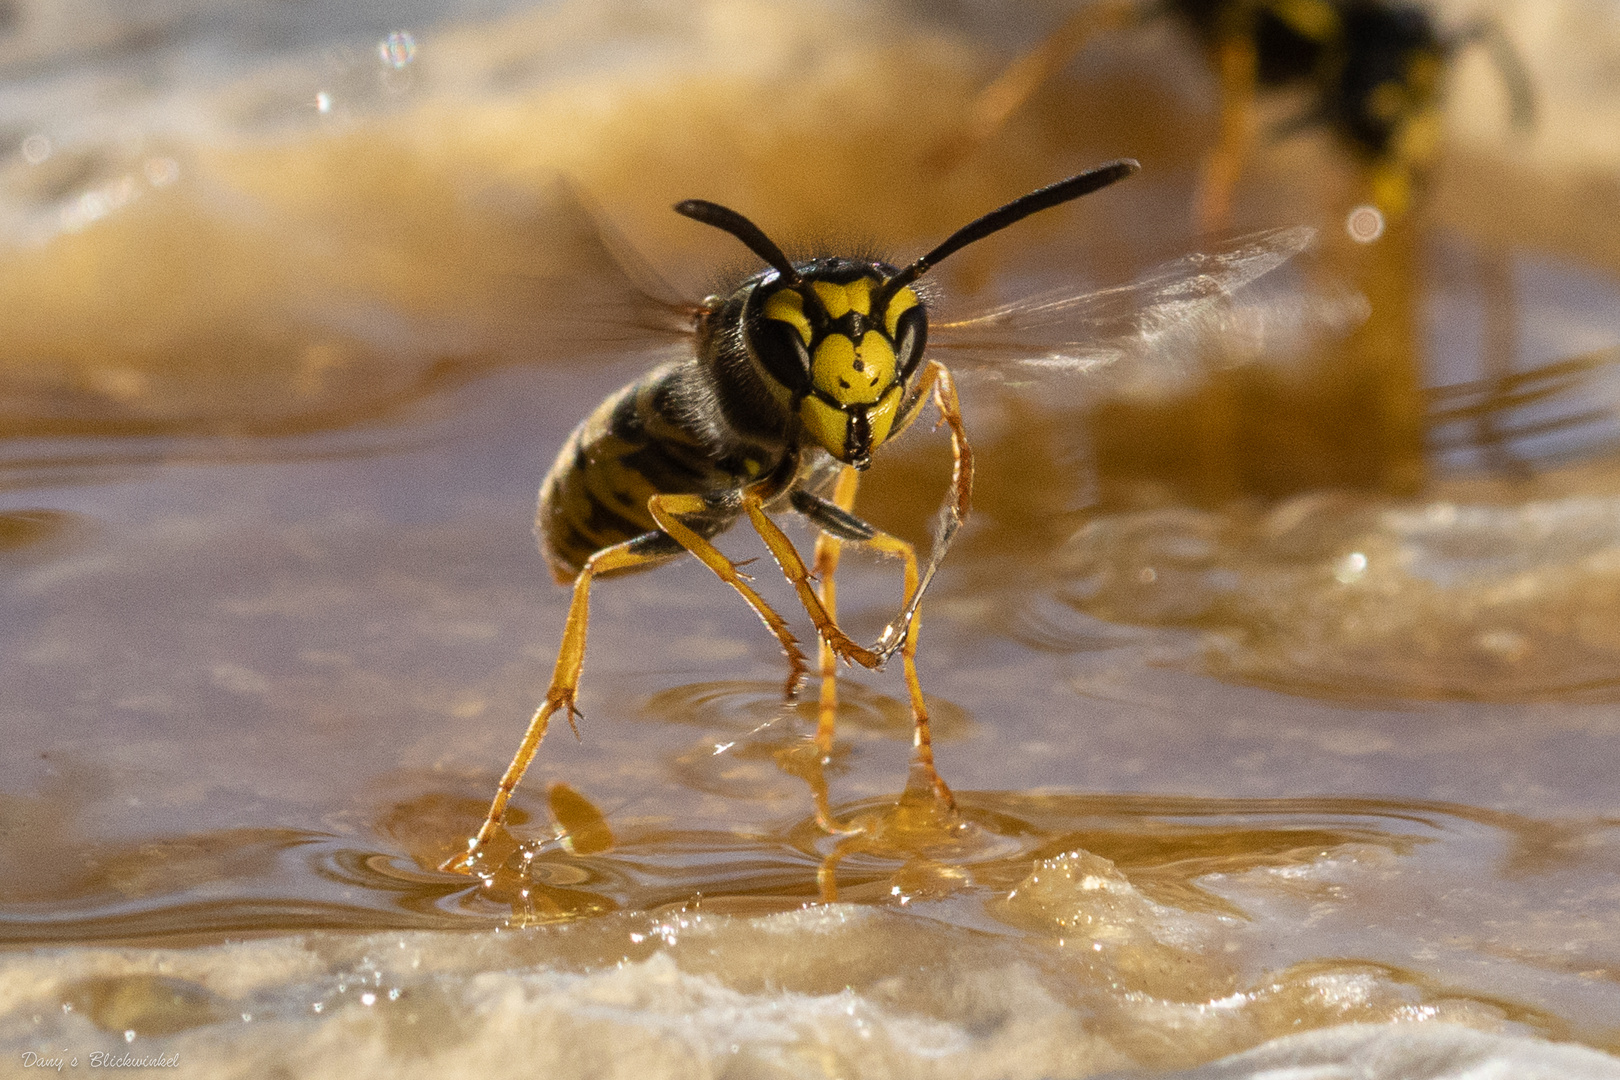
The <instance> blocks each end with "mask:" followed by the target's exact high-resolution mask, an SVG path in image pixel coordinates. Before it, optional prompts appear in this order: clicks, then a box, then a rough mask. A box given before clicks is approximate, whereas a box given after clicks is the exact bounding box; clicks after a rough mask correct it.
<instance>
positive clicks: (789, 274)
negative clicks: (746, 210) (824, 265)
mask: <svg viewBox="0 0 1620 1080" xmlns="http://www.w3.org/2000/svg"><path fill="white" fill-rule="evenodd" d="M675 212H676V213H677V214H681V215H682V216H684V217H689V218H691V219H692V220H693V221H701V222H703V224H705V225H713V226H714V227H715V228H717V229H724V230H725V231H726V232H728V233H730V234H731V235H732V236H735V237H736V238H737V239H739V240H741V241H742V242H743V243H744V244H746V245H748V250H749V251H752V252H753V253H754V254H755V255H758V256H759V257H760V258H762V259H764V260H765V261H766V262H767V263H769V264H770V265H771V266H772V267H774V268H775V270H776V272H777V273H778V274H781V275H782V280H783V281H785V282H787V283H788V284H790V285H796V284H798V281H799V272H798V271H797V270H795V269H793V264H792V263H791V262H788V257H787V256H786V255H784V254H782V249H781V248H779V247H777V246H776V241H774V240H772V239H771V238H770V237H768V236H766V235H765V233H764V232H763V231H762V230H761V229H760V227H759V226H758V225H755V224H754V223H753V222H752V221H749V220H748V219H747V218H745V217H743V216H742V215H741V214H739V213H737V211H735V210H731V209H728V208H727V207H724V206H721V205H720V204H719V203H712V202H709V201H708V200H707V199H687V200H685V201H684V202H678V203H676V204H675Z"/></svg>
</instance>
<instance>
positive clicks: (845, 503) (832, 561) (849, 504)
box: [815, 465, 861, 754]
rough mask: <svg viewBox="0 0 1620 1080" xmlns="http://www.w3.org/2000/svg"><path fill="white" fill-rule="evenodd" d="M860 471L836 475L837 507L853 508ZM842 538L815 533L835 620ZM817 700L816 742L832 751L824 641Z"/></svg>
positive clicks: (831, 674)
mask: <svg viewBox="0 0 1620 1080" xmlns="http://www.w3.org/2000/svg"><path fill="white" fill-rule="evenodd" d="M860 482H861V474H860V473H859V472H858V471H857V470H856V469H855V468H854V467H852V466H848V465H846V466H844V469H843V471H842V472H840V473H839V474H838V486H837V487H835V488H834V489H833V503H834V504H835V505H837V507H838V508H839V509H840V510H853V509H854V508H855V491H856V489H857V488H858V487H859V486H860ZM842 550H843V541H842V540H840V539H838V537H836V536H834V535H832V534H831V533H829V532H820V533H817V534H816V554H815V571H816V580H817V581H818V582H819V583H820V590H821V606H822V607H823V608H825V609H826V611H827V617H828V618H829V619H832V620H834V621H835V622H836V621H837V619H838V583H837V582H836V581H835V580H834V576H835V575H836V574H837V573H838V556H839V554H840V553H841V552H842ZM819 659H820V661H821V702H820V709H819V710H818V712H817V714H816V715H817V719H816V745H817V746H818V747H820V749H821V752H822V753H823V754H828V753H831V752H832V741H833V728H834V727H835V726H836V725H837V723H838V656H837V654H836V653H834V652H833V651H832V646H830V645H828V644H827V642H826V641H825V640H823V641H822V642H821V649H820V654H819Z"/></svg>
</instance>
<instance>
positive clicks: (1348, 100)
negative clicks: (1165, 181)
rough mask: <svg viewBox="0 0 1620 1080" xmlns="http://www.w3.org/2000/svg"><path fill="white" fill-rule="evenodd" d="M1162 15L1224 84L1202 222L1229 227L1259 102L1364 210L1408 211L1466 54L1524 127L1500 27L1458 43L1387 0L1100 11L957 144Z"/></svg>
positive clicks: (1002, 91)
mask: <svg viewBox="0 0 1620 1080" xmlns="http://www.w3.org/2000/svg"><path fill="white" fill-rule="evenodd" d="M1166 16H1168V17H1171V18H1173V19H1175V20H1176V21H1178V22H1179V23H1181V24H1182V25H1183V26H1184V27H1186V28H1187V29H1188V30H1190V31H1191V33H1192V35H1193V37H1195V38H1196V39H1197V41H1198V43H1199V44H1200V46H1201V47H1202V48H1203V51H1204V52H1205V54H1206V55H1207V56H1208V57H1209V61H1210V65H1211V67H1212V68H1213V69H1214V72H1215V75H1216V78H1217V81H1218V83H1219V86H1220V94H1221V110H1220V135H1219V139H1218V142H1217V144H1216V147H1215V149H1214V150H1213V151H1212V152H1211V154H1210V156H1209V158H1208V159H1207V160H1206V162H1205V166H1204V176H1203V179H1202V183H1201V186H1200V192H1199V197H1198V203H1197V216H1198V218H1199V220H1200V222H1201V223H1203V224H1204V225H1205V226H1206V227H1213V226H1215V225H1218V224H1219V223H1220V222H1221V221H1222V220H1223V219H1224V218H1225V216H1226V213H1227V207H1228V204H1229V202H1230V198H1231V190H1232V188H1233V187H1234V186H1235V185H1236V182H1237V178H1238V174H1239V172H1240V171H1241V168H1242V162H1243V159H1244V157H1245V156H1246V154H1247V152H1248V150H1249V148H1250V145H1251V144H1252V142H1253V139H1254V133H1253V131H1252V127H1253V124H1252V121H1251V118H1250V116H1251V109H1252V106H1253V103H1254V99H1255V96H1256V94H1257V92H1259V91H1285V92H1286V91H1294V92H1297V93H1299V94H1300V95H1302V96H1303V98H1304V108H1303V111H1302V112H1300V113H1299V114H1298V115H1297V116H1295V117H1294V118H1292V119H1289V120H1286V121H1284V122H1282V123H1281V124H1280V125H1279V126H1278V127H1277V128H1276V129H1275V130H1274V131H1273V132H1272V135H1273V136H1274V137H1279V138H1280V137H1285V136H1287V135H1291V134H1294V133H1295V132H1298V131H1302V130H1306V129H1309V128H1311V127H1326V128H1327V129H1328V130H1330V131H1331V132H1332V133H1333V134H1334V135H1335V136H1336V138H1337V140H1338V142H1339V143H1340V144H1341V145H1342V146H1343V147H1345V148H1346V149H1347V150H1348V151H1349V152H1350V154H1351V156H1353V157H1354V158H1356V159H1357V160H1358V161H1360V162H1361V163H1362V164H1363V166H1364V168H1365V170H1366V174H1367V180H1368V187H1369V193H1370V196H1371V198H1372V201H1373V202H1374V203H1375V204H1376V205H1377V206H1378V207H1379V208H1380V209H1381V210H1382V211H1383V212H1384V213H1385V214H1388V215H1397V214H1400V213H1403V212H1405V211H1406V210H1407V209H1409V208H1410V206H1411V205H1412V202H1413V199H1414V196H1415V192H1416V190H1417V188H1418V187H1420V186H1421V182H1422V178H1423V175H1424V173H1425V171H1426V170H1427V168H1428V166H1429V165H1430V163H1431V162H1432V161H1433V159H1434V156H1435V154H1436V151H1437V149H1438V143H1439V135H1440V105H1441V102H1442V96H1443V89H1444V85H1443V84H1444V79H1445V74H1446V72H1447V71H1448V70H1449V68H1450V67H1451V65H1452V62H1453V61H1454V60H1455V58H1456V56H1457V54H1458V53H1459V52H1460V51H1462V50H1463V49H1464V48H1466V47H1469V46H1473V45H1482V46H1484V47H1485V48H1486V49H1487V50H1488V51H1489V54H1490V56H1491V58H1492V60H1493V61H1494V63H1495V66H1496V68H1497V71H1498V73H1499V74H1500V76H1501V78H1502V80H1503V84H1504V86H1505V87H1506V89H1507V91H1508V97H1509V102H1510V107H1511V111H1512V121H1513V124H1514V126H1515V127H1516V128H1519V129H1524V128H1528V127H1529V126H1530V125H1531V123H1532V122H1533V119H1534V111H1535V107H1534V96H1533V93H1532V90H1531V84H1530V79H1529V76H1528V75H1527V73H1526V71H1525V66H1524V63H1523V61H1522V60H1521V59H1520V57H1519V55H1518V53H1517V52H1516V51H1515V50H1514V48H1513V47H1512V44H1511V43H1510V42H1509V41H1508V39H1507V38H1506V36H1505V35H1504V34H1503V33H1502V31H1501V29H1500V27H1498V26H1497V24H1496V23H1495V22H1493V21H1490V20H1488V19H1481V20H1479V21H1476V22H1474V23H1471V24H1469V25H1467V26H1465V27H1464V28H1462V29H1461V30H1459V31H1456V32H1454V33H1449V34H1448V33H1445V32H1443V31H1442V30H1441V29H1440V28H1439V27H1437V26H1436V25H1435V22H1434V20H1433V19H1432V18H1431V17H1430V15H1429V13H1428V12H1427V11H1425V10H1424V9H1423V8H1422V7H1419V6H1417V5H1415V4H1410V3H1400V2H1395V0H1100V2H1097V3H1093V4H1088V5H1086V6H1084V7H1082V8H1080V9H1079V10H1078V11H1076V12H1075V14H1074V15H1072V16H1070V18H1069V19H1068V20H1066V21H1065V22H1064V23H1063V24H1062V25H1061V26H1060V27H1058V29H1057V30H1055V31H1053V32H1052V34H1050V35H1049V36H1048V37H1047V38H1046V39H1045V40H1044V41H1043V42H1042V43H1041V44H1040V45H1039V46H1037V47H1036V48H1035V49H1033V50H1031V51H1030V52H1029V53H1026V54H1024V55H1023V56H1022V57H1020V58H1019V59H1017V60H1016V61H1014V62H1013V63H1012V64H1011V65H1009V66H1008V68H1007V69H1006V70H1005V71H1003V72H1002V74H1001V75H999V76H998V77H997V78H996V79H995V80H994V81H993V82H992V83H991V84H990V85H989V86H987V87H986V88H985V89H984V90H983V91H982V92H981V93H980V95H979V97H978V99H977V101H976V103H975V105H974V108H973V110H972V114H971V116H972V119H971V121H970V123H969V129H968V133H967V136H966V142H967V143H968V144H969V145H972V144H976V143H978V142H980V141H982V140H984V139H985V138H987V137H989V135H991V134H993V133H994V132H995V131H996V130H998V129H999V128H1000V127H1001V126H1002V124H1003V123H1005V121H1006V119H1007V117H1008V116H1009V115H1010V114H1011V113H1012V112H1013V110H1015V109H1016V108H1017V107H1018V106H1019V105H1020V104H1022V103H1023V102H1024V101H1025V100H1027V99H1028V97H1029V96H1030V95H1031V94H1032V93H1033V92H1034V91H1035V89H1036V88H1037V87H1039V86H1040V85H1041V84H1042V83H1044V82H1046V81H1048V80H1049V79H1051V78H1052V77H1053V76H1055V75H1056V74H1057V72H1058V71H1059V70H1060V69H1061V68H1062V67H1063V65H1064V64H1066V63H1067V62H1068V61H1069V60H1070V59H1071V58H1072V57H1073V56H1074V55H1075V53H1077V52H1078V51H1079V50H1080V48H1081V47H1082V46H1083V45H1084V44H1085V43H1086V42H1087V41H1088V40H1090V39H1091V38H1092V37H1093V36H1095V35H1096V34H1097V33H1099V32H1103V31H1115V30H1121V29H1129V28H1131V27H1133V26H1136V25H1140V24H1142V23H1144V22H1147V21H1150V20H1152V19H1154V18H1162V17H1166Z"/></svg>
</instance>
